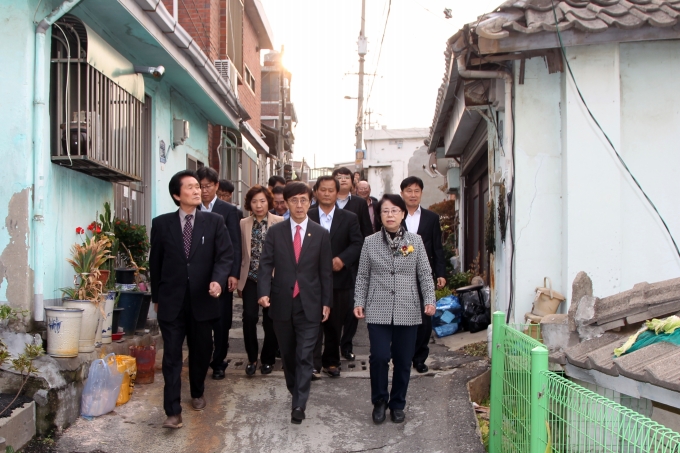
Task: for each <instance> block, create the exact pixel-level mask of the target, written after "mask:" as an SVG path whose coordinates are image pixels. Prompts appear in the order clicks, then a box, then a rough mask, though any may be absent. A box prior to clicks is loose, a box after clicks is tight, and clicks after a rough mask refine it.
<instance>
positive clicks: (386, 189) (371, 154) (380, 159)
mask: <svg viewBox="0 0 680 453" xmlns="http://www.w3.org/2000/svg"><path fill="white" fill-rule="evenodd" d="M387 132H389V130H388V131H387ZM425 138H426V135H424V136H423V137H416V138H404V139H402V138H399V137H398V136H396V135H395V136H394V137H390V138H389V139H380V140H370V139H364V141H365V143H366V156H365V157H366V159H365V160H364V168H365V169H366V170H367V172H366V173H367V180H368V183H369V184H370V185H371V195H372V196H374V197H376V198H378V199H380V198H381V197H382V196H383V194H385V193H399V192H400V189H399V184H400V183H401V181H402V180H403V179H404V178H406V177H407V176H408V175H409V174H408V163H409V160H410V159H411V157H413V153H414V152H415V151H416V150H418V149H419V148H420V147H421V146H423V140H424V139H425ZM390 140H393V141H399V140H403V145H402V146H401V147H399V145H397V144H396V143H392V144H390Z"/></svg>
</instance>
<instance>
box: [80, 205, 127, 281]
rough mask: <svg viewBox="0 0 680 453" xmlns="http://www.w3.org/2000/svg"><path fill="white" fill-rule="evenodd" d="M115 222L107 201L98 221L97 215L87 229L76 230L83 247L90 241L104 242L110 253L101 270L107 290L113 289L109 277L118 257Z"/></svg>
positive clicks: (100, 273)
mask: <svg viewBox="0 0 680 453" xmlns="http://www.w3.org/2000/svg"><path fill="white" fill-rule="evenodd" d="M113 222H114V220H113V217H112V213H111V204H110V203H109V202H108V201H107V202H106V203H104V212H103V213H102V214H99V219H98V220H97V215H95V220H94V221H93V222H91V223H90V224H89V225H88V226H87V229H84V228H82V227H77V228H76V233H78V234H79V235H80V236H81V238H82V239H83V245H84V244H85V243H87V242H88V241H104V248H105V249H106V250H107V252H108V258H107V259H106V260H105V261H104V262H103V263H102V265H101V266H100V268H99V280H100V281H101V282H102V284H103V285H104V287H105V288H113V283H112V282H111V279H110V278H109V277H110V274H111V271H113V268H114V265H115V258H116V256H117V255H118V238H116V235H115V231H114V223H113Z"/></svg>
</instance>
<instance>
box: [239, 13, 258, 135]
mask: <svg viewBox="0 0 680 453" xmlns="http://www.w3.org/2000/svg"><path fill="white" fill-rule="evenodd" d="M243 63H244V64H245V65H246V66H248V69H249V70H250V72H251V73H252V74H253V77H254V78H255V93H253V91H252V90H251V89H250V87H249V86H247V85H246V84H245V80H244V84H243V85H239V87H238V95H239V100H240V101H241V104H242V105H243V107H244V108H245V109H246V111H247V112H248V113H249V114H250V116H251V119H250V120H248V124H249V125H250V126H251V127H252V128H253V129H255V130H256V131H258V132H259V131H260V110H261V106H260V99H261V97H260V91H261V87H260V83H261V81H262V77H261V75H260V51H259V41H258V38H257V32H256V31H255V28H254V27H253V24H252V23H251V22H250V19H249V18H248V15H247V14H245V15H244V17H243ZM241 75H245V69H244V70H243V73H242V74H241Z"/></svg>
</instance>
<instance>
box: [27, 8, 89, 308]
mask: <svg viewBox="0 0 680 453" xmlns="http://www.w3.org/2000/svg"><path fill="white" fill-rule="evenodd" d="M80 1H81V0H65V1H64V2H63V3H62V4H61V5H59V6H57V7H56V8H55V9H54V10H52V12H51V13H50V14H49V15H48V16H47V17H45V18H44V19H43V20H41V21H40V23H38V25H37V26H36V29H35V60H34V71H35V73H34V76H33V197H32V200H29V203H30V207H31V209H30V212H31V214H32V215H31V218H32V222H31V224H32V228H31V238H30V247H31V249H32V251H33V318H34V319H35V320H36V321H43V320H44V308H45V307H44V294H43V291H44V289H43V286H44V276H45V270H44V261H43V255H44V253H43V246H42V236H43V229H44V225H45V222H44V220H45V212H44V208H45V207H44V203H45V199H44V197H45V167H44V163H45V161H46V160H47V156H46V154H45V152H44V149H43V148H44V140H43V138H44V136H45V135H48V134H49V132H48V133H47V134H46V133H45V115H46V111H45V109H46V106H45V104H46V102H47V101H46V95H45V92H46V89H45V84H46V82H47V75H48V74H49V68H46V67H45V49H46V46H45V42H46V39H47V36H46V35H47V30H48V29H49V28H50V27H51V26H52V24H54V23H55V22H56V21H58V20H59V19H61V18H62V17H63V16H64V14H67V13H68V12H69V11H71V9H73V7H74V6H76V5H77V4H78V3H80ZM67 121H68V118H67Z"/></svg>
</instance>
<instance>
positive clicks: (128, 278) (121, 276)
mask: <svg viewBox="0 0 680 453" xmlns="http://www.w3.org/2000/svg"><path fill="white" fill-rule="evenodd" d="M134 282H135V270H134V269H127V268H124V267H122V268H118V269H116V283H125V284H132V283H134Z"/></svg>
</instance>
